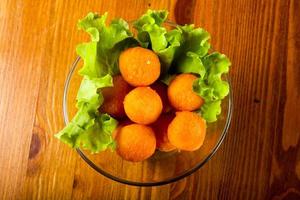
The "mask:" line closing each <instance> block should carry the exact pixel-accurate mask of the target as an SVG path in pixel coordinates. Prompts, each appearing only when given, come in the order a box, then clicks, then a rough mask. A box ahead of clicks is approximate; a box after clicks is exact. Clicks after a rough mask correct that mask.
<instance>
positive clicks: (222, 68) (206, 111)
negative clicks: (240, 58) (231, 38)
mask: <svg viewBox="0 0 300 200" xmlns="http://www.w3.org/2000/svg"><path fill="white" fill-rule="evenodd" d="M202 63H203V64H204V67H205V69H206V74H205V76H204V77H203V78H202V77H200V78H199V79H197V80H196V81H195V82H194V85H193V89H194V91H195V92H196V93H197V94H198V95H200V96H201V97H202V98H203V99H204V101H205V103H204V105H203V106H202V107H201V114H202V116H203V118H204V119H206V121H208V122H214V121H216V120H217V116H218V115H219V114H220V113H221V100H222V99H224V98H225V97H226V96H227V95H228V94H229V84H228V82H226V81H224V80H222V75H223V74H225V73H228V71H229V66H230V65H231V62H230V60H229V59H228V58H227V57H226V56H225V55H224V54H220V53H218V52H214V53H212V54H209V55H207V56H205V57H203V58H202Z"/></svg>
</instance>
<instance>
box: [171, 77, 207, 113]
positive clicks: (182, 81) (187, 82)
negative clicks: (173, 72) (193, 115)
mask: <svg viewBox="0 0 300 200" xmlns="http://www.w3.org/2000/svg"><path fill="white" fill-rule="evenodd" d="M196 79H197V77H196V76H195V75H192V74H180V75H178V76H176V77H175V78H174V79H173V80H172V81H171V83H170V85H169V87H168V98H169V102H170V104H171V105H172V106H173V107H174V108H175V109H177V110H181V111H192V110H196V109H198V108H200V106H201V105H202V104H203V103H204V100H203V99H202V98H201V97H200V96H199V95H197V94H196V93H195V92H194V91H193V83H194V81H195V80H196Z"/></svg>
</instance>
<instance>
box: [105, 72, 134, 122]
mask: <svg viewBox="0 0 300 200" xmlns="http://www.w3.org/2000/svg"><path fill="white" fill-rule="evenodd" d="M130 90H131V86H130V85H129V84H128V83H127V82H126V81H125V80H124V79H123V77H122V76H121V75H118V76H114V77H113V87H106V88H103V89H102V90H101V92H102V95H103V97H104V102H103V104H102V105H101V106H100V109H99V111H100V112H102V113H108V114H110V115H111V116H113V117H116V118H123V117H125V116H126V115H125V111H124V106H123V101H124V98H125V96H126V95H127V93H128V92H129V91H130Z"/></svg>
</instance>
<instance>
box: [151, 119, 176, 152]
mask: <svg viewBox="0 0 300 200" xmlns="http://www.w3.org/2000/svg"><path fill="white" fill-rule="evenodd" d="M174 117H175V114H174V113H170V114H165V115H161V116H160V117H159V118H158V119H157V120H156V122H154V123H153V124H152V128H153V130H154V133H155V137H156V148H157V149H159V150H160V151H165V152H168V151H172V150H175V149H176V147H175V146H173V145H172V144H171V143H170V141H169V139H168V126H169V124H170V122H171V121H172V120H173V119H174Z"/></svg>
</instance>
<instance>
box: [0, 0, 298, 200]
mask: <svg viewBox="0 0 300 200" xmlns="http://www.w3.org/2000/svg"><path fill="white" fill-rule="evenodd" d="M148 8H152V9H168V10H169V11H170V19H171V20H174V21H176V22H177V23H180V24H184V23H192V22H194V23H195V24H196V25H197V26H201V27H204V28H205V29H207V30H208V31H209V32H210V33H211V35H212V40H211V42H212V44H213V47H214V49H217V50H220V51H221V52H224V53H225V54H227V55H228V56H229V57H230V58H231V60H232V63H233V65H232V68H231V72H230V74H231V79H232V87H233V88H232V91H233V96H234V116H233V119H232V125H231V128H230V130H229V133H228V136H227V138H226V139H225V141H224V143H223V144H222V146H221V148H220V149H219V150H218V152H217V154H216V155H215V156H214V157H213V158H212V160H211V161H209V162H208V163H207V164H206V165H204V167H203V168H201V169H200V170H198V171H197V172H196V173H194V174H193V175H191V176H189V177H188V178H186V179H183V180H181V181H178V182H176V183H173V184H169V185H165V186H160V187H152V188H151V187H148V188H141V187H133V186H127V185H123V184H120V183H116V182H113V181H111V180H109V179H107V178H105V177H103V176H101V175H99V174H97V173H96V172H95V171H94V170H93V169H91V168H90V167H89V166H87V164H86V163H85V162H84V161H83V160H82V159H81V158H80V157H79V156H78V155H77V154H76V153H75V152H74V151H73V150H71V149H69V148H68V147H66V146H65V145H64V144H61V143H60V142H59V141H57V140H56V139H54V138H53V134H54V133H56V132H57V131H59V130H60V129H61V128H62V127H63V126H64V124H63V118H62V102H61V99H62V94H63V84H64V81H65V78H66V75H67V73H68V70H69V69H70V64H71V63H72V61H73V60H74V58H75V57H76V54H75V51H74V49H75V46H76V44H77V43H79V42H81V41H84V40H86V36H85V35H84V34H83V33H81V32H78V31H77V28H76V22H77V20H78V19H79V18H82V17H83V16H85V15H86V13H87V12H89V11H97V12H99V13H103V12H105V11H109V13H110V18H112V17H123V18H125V19H127V20H132V19H135V18H137V17H138V16H139V15H140V14H142V13H143V12H144V11H145V10H147V9H148ZM299 10H300V1H299V0H263V1H260V0H252V1H250V0H240V1H234V0H214V1H210V0H192V1H189V0H177V1H175V0H161V1H154V0H141V1H138V0H123V1H116V0H111V1H99V0H98V1H96V0H94V1H92V0H91V1H80V0H76V1H74V0H73V1H71V0H67V1H62V0H51V1H50V0H45V1H30V0H22V1H17V0H11V1H8V0H1V1H0V38H1V40H0V113H1V114H0V138H1V139H0V199H115V200H119V199H132V200H135V199H155V200H156V199H178V200H179V199H193V200H194V199H300V115H299V114H298V113H299V112H300V100H299V99H300V67H299V63H300V12H299ZM132 173H134V172H132Z"/></svg>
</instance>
